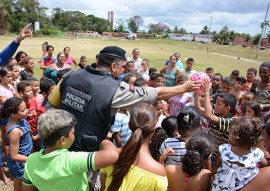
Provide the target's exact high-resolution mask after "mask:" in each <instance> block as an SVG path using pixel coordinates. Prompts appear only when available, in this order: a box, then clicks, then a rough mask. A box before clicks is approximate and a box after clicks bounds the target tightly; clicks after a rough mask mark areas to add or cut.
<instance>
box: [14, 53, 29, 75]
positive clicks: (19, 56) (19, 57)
mask: <svg viewBox="0 0 270 191" xmlns="http://www.w3.org/2000/svg"><path fill="white" fill-rule="evenodd" d="M27 56H28V55H27V53H26V52H24V51H19V52H17V54H16V55H15V59H16V60H17V65H18V68H19V71H22V70H23V69H24V65H23V60H24V59H25V58H26V57H27Z"/></svg>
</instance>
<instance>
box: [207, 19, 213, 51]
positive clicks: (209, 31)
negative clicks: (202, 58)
mask: <svg viewBox="0 0 270 191" xmlns="http://www.w3.org/2000/svg"><path fill="white" fill-rule="evenodd" d="M211 27H212V16H211V21H210V28H209V30H208V43H207V47H206V50H207V53H209V47H208V46H209V43H210V33H211Z"/></svg>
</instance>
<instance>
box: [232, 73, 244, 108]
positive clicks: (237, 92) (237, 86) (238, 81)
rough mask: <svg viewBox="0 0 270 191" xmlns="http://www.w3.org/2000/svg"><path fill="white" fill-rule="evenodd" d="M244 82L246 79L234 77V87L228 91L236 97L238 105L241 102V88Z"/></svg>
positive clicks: (242, 93)
mask: <svg viewBox="0 0 270 191" xmlns="http://www.w3.org/2000/svg"><path fill="white" fill-rule="evenodd" d="M245 83H246V79H245V78H244V77H238V78H236V82H235V84H234V87H233V89H232V90H231V91H230V94H232V95H234V96H235V97H236V99H237V103H238V106H240V105H241V104H242V99H243V95H244V92H243V91H242V90H243V87H244V84H245Z"/></svg>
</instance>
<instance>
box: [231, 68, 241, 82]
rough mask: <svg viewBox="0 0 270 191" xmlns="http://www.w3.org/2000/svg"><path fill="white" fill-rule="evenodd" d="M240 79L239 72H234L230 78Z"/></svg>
mask: <svg viewBox="0 0 270 191" xmlns="http://www.w3.org/2000/svg"><path fill="white" fill-rule="evenodd" d="M238 77H239V70H233V71H232V73H231V75H230V78H232V79H234V80H236V78H238Z"/></svg>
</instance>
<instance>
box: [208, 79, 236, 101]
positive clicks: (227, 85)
mask: <svg viewBox="0 0 270 191" xmlns="http://www.w3.org/2000/svg"><path fill="white" fill-rule="evenodd" d="M234 83H235V81H234V80H233V79H232V78H229V77H226V78H224V79H223V80H222V83H221V86H220V87H221V91H220V92H219V93H216V94H214V95H212V103H213V104H216V101H217V97H218V96H219V94H220V93H230V91H231V90H232V89H233V87H234Z"/></svg>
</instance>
